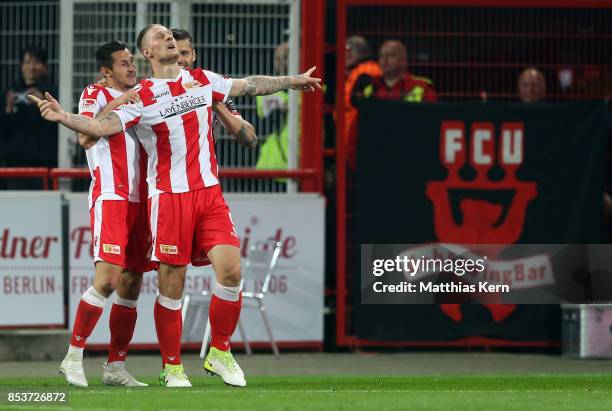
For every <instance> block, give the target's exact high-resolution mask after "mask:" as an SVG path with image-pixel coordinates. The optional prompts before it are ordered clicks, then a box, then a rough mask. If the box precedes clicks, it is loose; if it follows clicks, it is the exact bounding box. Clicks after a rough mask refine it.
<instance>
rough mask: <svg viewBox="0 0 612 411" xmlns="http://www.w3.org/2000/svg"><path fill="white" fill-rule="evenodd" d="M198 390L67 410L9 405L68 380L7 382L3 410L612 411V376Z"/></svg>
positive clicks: (105, 395) (280, 383)
mask: <svg viewBox="0 0 612 411" xmlns="http://www.w3.org/2000/svg"><path fill="white" fill-rule="evenodd" d="M190 379H191V382H192V383H193V385H194V387H193V388H191V389H168V388H165V387H160V386H157V385H155V384H156V381H155V379H154V378H151V377H149V378H142V380H143V381H145V382H148V383H149V384H153V386H152V387H149V388H142V389H127V388H120V387H104V386H102V385H100V384H101V383H100V380H99V378H98V379H96V378H90V387H89V388H86V389H77V388H69V389H68V403H67V406H51V407H45V406H41V405H31V404H27V405H25V404H24V405H20V406H9V405H8V404H7V402H6V393H7V392H8V391H13V392H14V391H20V392H23V391H28V390H29V391H33V390H35V391H45V392H52V391H58V390H66V389H67V387H66V385H65V382H64V380H63V379H62V378H60V377H57V378H10V379H7V378H4V379H0V392H1V393H2V395H3V397H4V398H3V399H2V400H1V401H0V409H35V410H42V409H52V410H60V409H70V410H151V409H163V410H207V411H212V410H223V411H229V410H240V411H242V410H376V411H386V410H450V411H460V410H470V411H471V410H487V411H491V410H495V411H505V410H517V411H518V410H520V411H525V410H538V411H540V410H541V411H544V410H554V411H558V410H581V411H589V410H594V411H595V410H597V411H600V410H612V375H610V374H557V373H555V374H537V375H530V374H525V375H521V374H519V375H517V374H513V375H507V374H500V375H493V374H487V375H470V374H464V375H450V376H433V375H426V376H376V375H372V376H357V377H356V376H346V377H342V376H320V377H317V376H308V377H299V376H286V377H269V376H261V377H250V378H248V380H247V381H248V384H249V385H248V387H246V388H231V387H227V386H224V385H223V384H222V383H221V380H220V379H218V378H213V377H204V376H193V375H192V376H190Z"/></svg>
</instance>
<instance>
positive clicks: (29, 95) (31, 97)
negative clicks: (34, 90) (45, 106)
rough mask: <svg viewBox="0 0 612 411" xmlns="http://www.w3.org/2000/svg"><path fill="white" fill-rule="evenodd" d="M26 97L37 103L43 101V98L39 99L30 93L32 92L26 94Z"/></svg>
mask: <svg viewBox="0 0 612 411" xmlns="http://www.w3.org/2000/svg"><path fill="white" fill-rule="evenodd" d="M28 98H29V99H30V100H32V101H33V102H35V103H36V104H38V103H40V102H42V101H43V100H41V99H39V98H38V97H36V96H34V95H32V94H28Z"/></svg>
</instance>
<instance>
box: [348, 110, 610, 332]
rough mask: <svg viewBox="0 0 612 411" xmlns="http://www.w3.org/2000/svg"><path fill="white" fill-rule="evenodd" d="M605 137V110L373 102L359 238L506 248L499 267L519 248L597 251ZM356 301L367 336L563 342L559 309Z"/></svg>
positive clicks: (364, 117)
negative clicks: (549, 246)
mask: <svg viewBox="0 0 612 411" xmlns="http://www.w3.org/2000/svg"><path fill="white" fill-rule="evenodd" d="M605 131H606V106H605V104H603V102H602V103H598V102H586V103H572V104H509V103H508V104H506V103H487V104H482V103H461V104H451V103H440V104H429V105H416V104H405V103H396V102H380V101H378V102H366V103H364V104H363V105H362V106H361V107H360V112H359V137H358V138H359V141H358V159H357V162H358V169H357V176H356V180H355V187H356V189H355V191H356V216H357V220H356V221H357V222H358V223H357V224H356V227H355V230H354V231H353V232H354V233H355V234H354V237H353V240H354V242H355V243H356V245H358V244H424V243H445V244H501V245H500V246H498V247H497V249H496V250H494V252H492V254H491V255H490V256H489V258H490V259H493V260H497V259H498V258H502V257H503V256H504V255H506V254H508V252H507V251H506V250H505V248H506V247H509V246H511V245H512V244H514V243H524V244H563V243H565V244H576V243H579V244H586V243H598V242H600V241H601V234H602V232H603V201H602V193H603V191H604V184H603V176H604V173H605V168H604V156H605V152H606V151H605ZM504 244H505V245H504ZM354 264H355V265H356V266H357V265H358V264H359V260H358V256H355V261H354ZM352 278H353V280H354V284H353V290H359V289H361V288H360V286H361V285H362V284H359V282H360V278H359V276H353V277H352ZM540 285H545V284H540ZM352 296H353V304H354V305H355V310H354V311H353V312H354V314H355V315H354V316H353V326H354V330H355V331H356V333H357V334H358V336H360V337H362V338H368V339H373V340H412V341H432V340H434V341H439V340H455V339H461V338H469V337H473V336H485V337H492V338H502V339H509V340H522V341H551V340H558V339H559V337H560V329H559V324H560V313H559V309H558V306H550V305H549V306H546V305H540V306H526V305H512V304H504V305H500V304H485V305H480V304H476V305H474V304H472V305H469V304H442V305H431V304H430V305H420V306H410V307H406V306H383V305H367V306H366V305H361V304H360V297H361V296H360V295H359V293H353V294H352ZM402 314H403V318H404V321H401V322H398V321H397V318H398V316H402Z"/></svg>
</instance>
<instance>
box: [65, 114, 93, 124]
mask: <svg viewBox="0 0 612 411" xmlns="http://www.w3.org/2000/svg"><path fill="white" fill-rule="evenodd" d="M68 121H69V122H71V123H72V124H74V125H80V124H87V122H88V121H90V118H89V117H85V116H82V115H80V114H73V113H68Z"/></svg>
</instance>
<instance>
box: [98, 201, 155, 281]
mask: <svg viewBox="0 0 612 411" xmlns="http://www.w3.org/2000/svg"><path fill="white" fill-rule="evenodd" d="M89 215H90V217H91V233H92V237H93V245H94V247H93V254H94V262H98V261H105V262H107V263H110V264H115V265H119V266H121V267H123V268H125V269H127V270H130V271H132V272H134V273H144V272H147V271H151V270H154V269H155V264H154V263H151V262H150V261H149V256H148V254H149V252H150V250H151V231H150V228H149V222H148V220H147V204H146V203H145V202H141V203H132V202H129V201H125V200H98V201H96V202H95V204H94V206H93V207H92V208H91V210H89Z"/></svg>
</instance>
